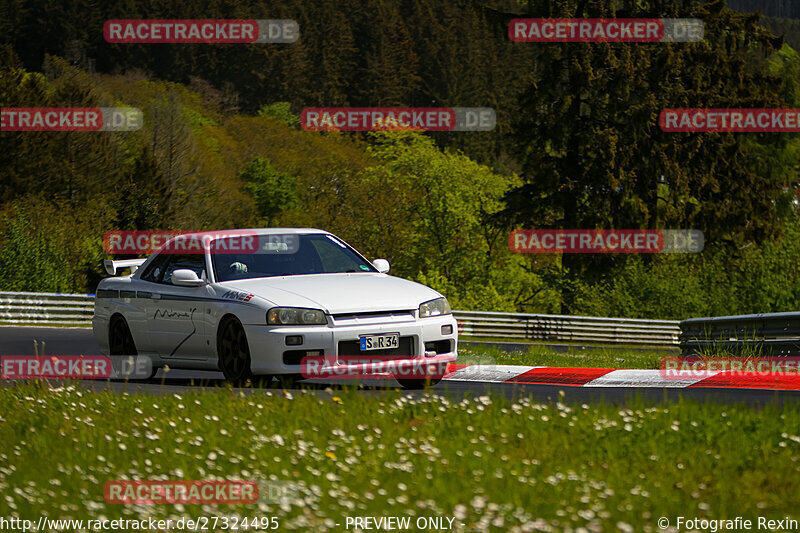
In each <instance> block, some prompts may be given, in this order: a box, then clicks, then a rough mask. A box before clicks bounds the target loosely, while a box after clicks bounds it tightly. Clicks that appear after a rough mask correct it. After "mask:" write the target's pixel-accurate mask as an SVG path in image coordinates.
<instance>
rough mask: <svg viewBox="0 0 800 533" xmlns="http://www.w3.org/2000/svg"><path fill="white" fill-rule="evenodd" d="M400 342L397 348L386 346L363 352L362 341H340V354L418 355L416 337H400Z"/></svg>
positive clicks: (367, 355) (365, 355) (366, 355)
mask: <svg viewBox="0 0 800 533" xmlns="http://www.w3.org/2000/svg"><path fill="white" fill-rule="evenodd" d="M398 344H399V347H397V348H384V349H381V350H367V351H364V352H362V351H361V342H360V341H339V356H340V357H341V356H354V355H357V356H364V357H369V356H371V355H400V356H412V355H417V353H416V343H415V342H414V337H400V340H399V342H398Z"/></svg>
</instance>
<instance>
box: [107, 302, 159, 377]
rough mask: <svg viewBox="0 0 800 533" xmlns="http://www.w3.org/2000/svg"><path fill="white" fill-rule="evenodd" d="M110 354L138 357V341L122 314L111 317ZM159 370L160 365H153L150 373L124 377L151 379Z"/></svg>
mask: <svg viewBox="0 0 800 533" xmlns="http://www.w3.org/2000/svg"><path fill="white" fill-rule="evenodd" d="M108 354H109V355H123V356H125V355H127V356H131V357H136V356H137V355H138V352H137V350H136V343H135V342H134V341H133V335H131V329H130V328H129V327H128V322H127V321H126V320H125V318H124V317H123V316H121V315H117V316H115V317H114V318H112V319H111V324H110V325H109V328H108ZM157 372H158V367H153V368H152V370H151V371H150V375H149V376H146V377H138V378H124V380H125V381H149V380H151V379H153V377H154V376H155V375H156V373H157Z"/></svg>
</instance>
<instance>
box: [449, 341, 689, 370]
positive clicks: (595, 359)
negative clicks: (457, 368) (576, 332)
mask: <svg viewBox="0 0 800 533" xmlns="http://www.w3.org/2000/svg"><path fill="white" fill-rule="evenodd" d="M458 354H459V359H461V360H460V361H459V362H468V361H471V360H476V361H478V362H481V361H484V360H485V361H484V362H483V364H498V365H529V366H555V367H588V368H658V367H659V366H658V365H659V362H660V361H661V359H662V358H664V357H668V356H669V355H670V354H669V353H665V352H657V351H640V350H636V349H627V350H623V349H615V348H604V347H597V348H587V349H580V348H576V347H571V348H570V351H569V352H567V353H563V352H557V351H555V350H553V349H551V348H548V347H547V346H539V345H533V346H531V348H530V349H529V350H528V351H527V352H505V351H503V350H501V349H499V348H496V347H493V346H480V345H475V344H472V345H467V344H459V346H458ZM676 354H677V352H676V353H674V354H672V356H675V355H676Z"/></svg>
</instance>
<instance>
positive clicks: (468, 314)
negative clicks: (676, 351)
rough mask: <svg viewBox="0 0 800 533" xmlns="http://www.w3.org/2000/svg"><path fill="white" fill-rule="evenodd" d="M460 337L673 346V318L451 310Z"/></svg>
mask: <svg viewBox="0 0 800 533" xmlns="http://www.w3.org/2000/svg"><path fill="white" fill-rule="evenodd" d="M453 315H454V316H455V318H456V320H457V321H458V327H459V334H460V335H461V336H464V337H479V338H499V339H521V340H527V341H534V342H564V343H592V344H598V345H601V344H606V345H623V344H635V345H648V346H666V347H670V348H672V347H675V348H676V347H677V346H678V335H679V334H680V328H679V327H678V324H679V322H678V321H677V320H644V319H636V318H600V317H589V316H569V315H535V314H525V313H492V312H485V311H453Z"/></svg>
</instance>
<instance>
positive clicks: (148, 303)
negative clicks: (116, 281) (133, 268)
mask: <svg viewBox="0 0 800 533" xmlns="http://www.w3.org/2000/svg"><path fill="white" fill-rule="evenodd" d="M169 258H170V256H169V255H168V254H163V253H162V254H158V255H156V256H155V257H153V258H152V259H151V260H150V262H149V263H148V264H147V266H146V267H145V269H144V271H143V273H142V275H141V276H139V279H134V280H132V282H131V284H132V285H133V287H134V288H135V295H136V299H135V310H136V312H135V313H131V314H132V315H133V316H132V317H128V316H126V317H125V318H126V319H127V320H128V323H129V325H130V328H131V333H132V334H133V339H134V342H135V343H136V348H137V350H138V352H139V354H141V355H157V354H158V353H159V352H158V347H157V346H156V343H155V342H154V337H153V334H152V332H151V328H152V327H153V324H152V314H153V309H154V307H153V302H154V300H155V299H157V298H160V295H161V292H163V286H162V285H161V284H160V283H159V282H160V281H161V277H162V275H163V274H164V268H165V267H166V266H167V262H168V261H169Z"/></svg>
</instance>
